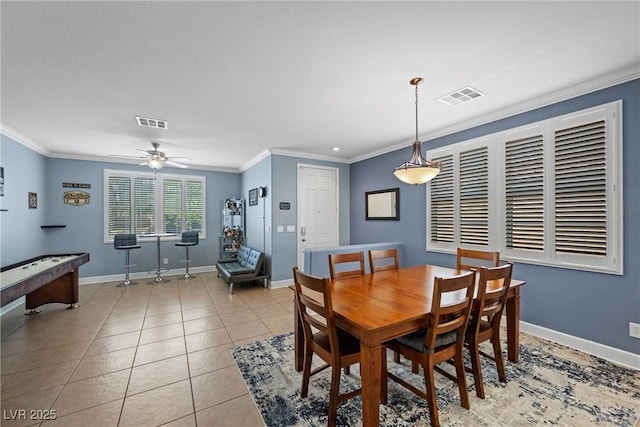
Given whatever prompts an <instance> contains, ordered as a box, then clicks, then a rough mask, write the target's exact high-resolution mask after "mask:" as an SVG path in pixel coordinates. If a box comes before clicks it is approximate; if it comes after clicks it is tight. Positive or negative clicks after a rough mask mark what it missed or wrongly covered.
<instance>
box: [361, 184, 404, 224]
mask: <svg viewBox="0 0 640 427" xmlns="http://www.w3.org/2000/svg"><path fill="white" fill-rule="evenodd" d="M364 203H365V219H366V220H372V219H385V220H394V221H398V220H400V189H399V188H389V189H388V190H378V191H367V192H366V193H365V194H364Z"/></svg>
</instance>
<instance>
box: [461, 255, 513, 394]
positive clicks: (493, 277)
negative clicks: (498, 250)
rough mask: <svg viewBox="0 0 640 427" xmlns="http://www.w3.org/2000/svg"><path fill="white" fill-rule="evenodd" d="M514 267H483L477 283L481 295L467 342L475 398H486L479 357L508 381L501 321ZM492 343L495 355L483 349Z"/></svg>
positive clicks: (474, 310) (474, 307)
mask: <svg viewBox="0 0 640 427" xmlns="http://www.w3.org/2000/svg"><path fill="white" fill-rule="evenodd" d="M512 271H513V265H512V264H510V263H509V264H506V265H503V266H500V267H493V268H485V267H481V268H480V273H479V274H480V278H479V280H478V296H477V297H476V300H475V302H474V304H473V309H472V312H471V314H472V315H471V318H470V320H469V326H468V327H467V333H466V342H467V344H468V345H469V354H470V358H471V372H473V381H474V383H475V385H476V395H477V396H478V397H479V398H481V399H484V383H483V380H482V367H481V363H480V356H481V355H482V356H485V357H487V358H489V359H492V360H493V361H494V362H495V363H496V370H497V371H498V379H499V380H500V381H502V382H505V383H506V382H507V376H506V373H505V369H504V360H503V359H502V348H501V345H500V321H501V320H502V312H503V311H504V307H505V305H506V302H507V293H508V292H509V287H510V286H511V273H512ZM485 341H491V344H492V346H493V355H490V354H488V353H486V352H484V351H482V350H481V349H480V343H482V342H485Z"/></svg>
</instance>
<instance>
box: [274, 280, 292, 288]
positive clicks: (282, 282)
mask: <svg viewBox="0 0 640 427" xmlns="http://www.w3.org/2000/svg"><path fill="white" fill-rule="evenodd" d="M292 285H293V279H287V280H276V281H273V280H270V281H269V287H270V288H271V289H277V288H286V287H287V286H292Z"/></svg>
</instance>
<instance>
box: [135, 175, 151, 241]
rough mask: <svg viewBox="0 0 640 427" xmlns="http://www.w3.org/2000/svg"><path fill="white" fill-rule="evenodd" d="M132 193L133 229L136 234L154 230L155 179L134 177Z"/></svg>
mask: <svg viewBox="0 0 640 427" xmlns="http://www.w3.org/2000/svg"><path fill="white" fill-rule="evenodd" d="M134 182H135V187H134V188H135V193H134V200H135V202H134V223H135V227H134V231H133V232H135V233H136V234H143V233H153V232H154V231H155V225H156V220H155V204H156V188H155V185H156V180H155V179H154V178H151V177H149V178H143V177H136V178H135V180H134Z"/></svg>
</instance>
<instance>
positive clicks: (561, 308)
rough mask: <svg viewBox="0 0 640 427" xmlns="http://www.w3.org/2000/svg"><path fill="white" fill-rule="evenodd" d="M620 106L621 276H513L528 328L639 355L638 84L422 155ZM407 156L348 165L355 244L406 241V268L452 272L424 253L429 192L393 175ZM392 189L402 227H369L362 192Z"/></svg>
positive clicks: (468, 133) (481, 130)
mask: <svg viewBox="0 0 640 427" xmlns="http://www.w3.org/2000/svg"><path fill="white" fill-rule="evenodd" d="M618 99H622V100H623V144H624V148H623V150H624V153H623V170H624V176H623V197H624V275H622V276H618V275H612V274H602V273H591V272H584V271H577V270H569V269H563V268H557V267H546V266H538V265H532V264H524V263H517V264H516V265H515V267H514V276H515V277H517V278H518V279H522V280H525V281H526V285H525V286H524V287H523V289H522V311H521V315H522V316H521V318H522V320H523V321H525V322H529V323H532V324H535V325H539V326H542V327H545V328H549V329H553V330H555V331H559V332H563V333H566V334H569V335H573V336H576V337H581V338H584V339H586V340H589V341H594V342H597V343H601V344H604V345H607V346H611V347H615V348H618V349H621V350H626V351H630V352H633V353H636V354H640V341H639V340H638V339H636V338H631V337H629V322H636V323H640V168H639V167H638V160H640V120H639V119H638V118H639V117H640V80H634V81H631V82H628V83H624V84H620V85H617V86H614V87H611V88H607V89H604V90H600V91H597V92H593V93H590V94H587V95H583V96H580V97H577V98H574V99H570V100H567V101H563V102H560V103H557V104H553V105H550V106H547V107H544V108H540V109H536V110H533V111H530V112H527V113H523V114H519V115H516V116H513V117H509V118H506V119H503V120H499V121H496V122H492V123H488V124H486V125H483V126H478V127H475V128H472V129H468V130H465V131H463V132H458V133H455V134H451V135H447V136H444V137H442V138H437V139H435V140H432V141H428V142H427V143H426V144H423V149H426V148H429V149H432V148H436V147H441V146H445V145H449V144H453V143H457V142H460V141H464V140H468V139H473V138H477V137H480V136H483V135H488V134H492V133H495V132H499V131H502V130H505V129H510V128H515V127H518V126H521V125H524V124H527V123H532V122H536V121H539V120H544V119H547V118H550V117H554V116H558V115H562V114H566V113H570V112H573V111H578V110H581V109H585V108H589V107H593V106H596V105H600V104H604V103H607V102H611V101H615V100H618ZM407 145H409V144H407ZM425 146H426V147H425ZM410 155H411V149H410V147H407V148H406V149H402V150H398V151H395V152H392V153H388V154H385V155H382V156H378V157H375V158H372V159H367V160H363V161H361V162H358V163H355V164H353V165H351V190H352V192H351V243H352V244H359V243H371V242H383V241H401V242H403V243H404V246H405V251H404V253H405V257H406V259H405V261H406V265H416V264H420V263H432V264H441V265H448V266H454V265H455V255H449V254H441V253H432V252H427V251H426V249H425V248H426V240H425V239H426V221H425V219H426V191H425V186H412V185H407V184H403V183H401V182H400V181H398V180H396V178H395V177H394V176H393V174H392V171H393V168H394V167H395V166H397V165H399V164H400V163H402V162H404V161H406V160H407V159H408V158H409V157H410ZM380 171H388V172H387V173H380ZM392 187H400V221H397V222H396V221H365V219H364V216H365V215H364V192H365V191H368V190H378V189H383V188H392Z"/></svg>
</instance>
